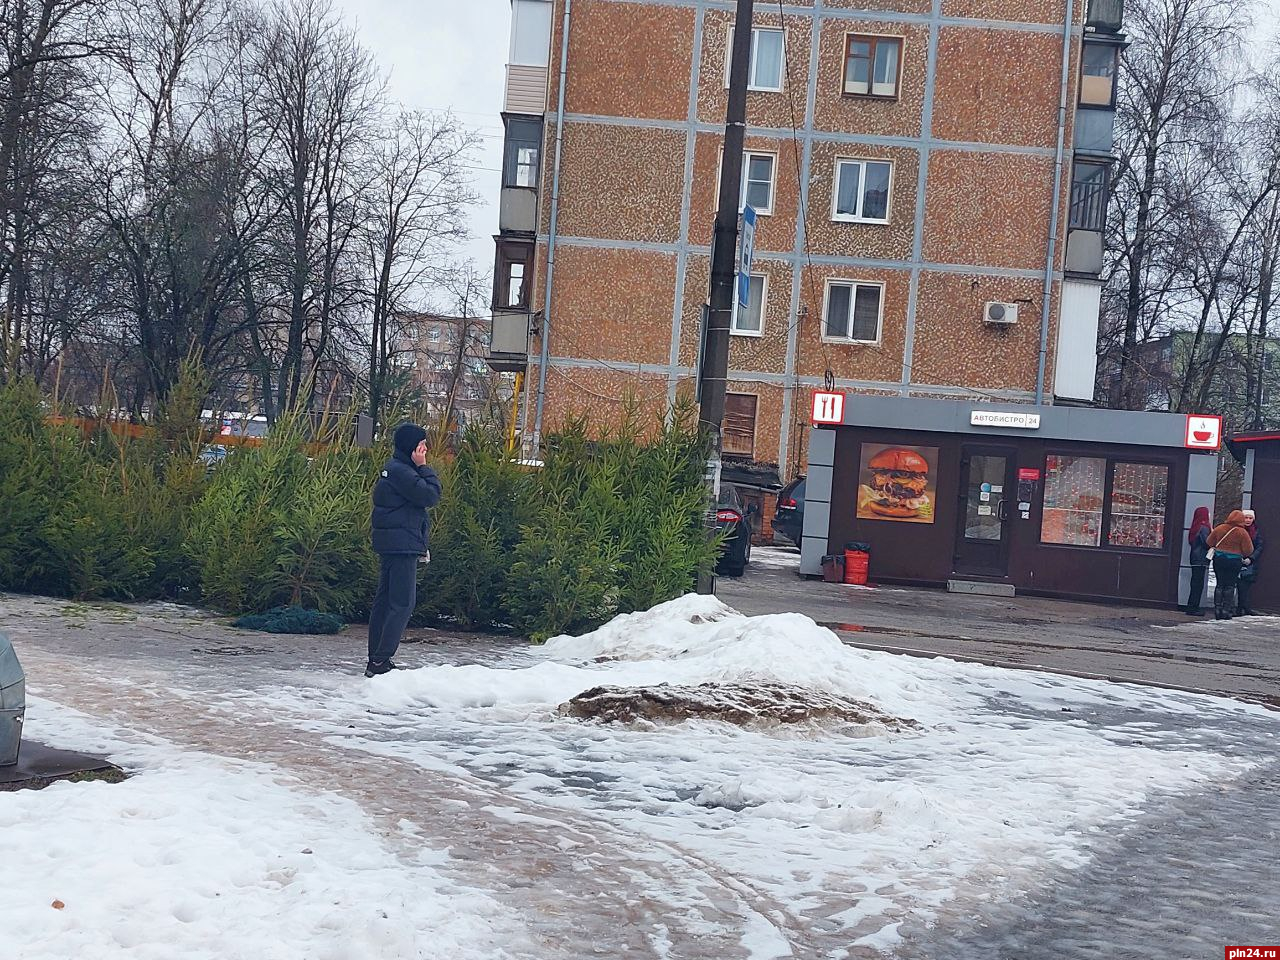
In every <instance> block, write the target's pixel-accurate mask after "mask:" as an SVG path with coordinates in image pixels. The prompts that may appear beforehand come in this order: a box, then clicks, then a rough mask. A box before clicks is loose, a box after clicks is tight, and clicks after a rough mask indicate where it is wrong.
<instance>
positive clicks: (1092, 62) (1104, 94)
mask: <svg viewBox="0 0 1280 960" xmlns="http://www.w3.org/2000/svg"><path fill="white" fill-rule="evenodd" d="M1119 67H1120V48H1119V47H1117V46H1114V45H1112V44H1109V43H1086V44H1085V45H1084V54H1083V56H1082V57H1081V60H1080V104H1081V105H1082V106H1086V107H1112V106H1115V102H1116V71H1117V70H1118V69H1119Z"/></svg>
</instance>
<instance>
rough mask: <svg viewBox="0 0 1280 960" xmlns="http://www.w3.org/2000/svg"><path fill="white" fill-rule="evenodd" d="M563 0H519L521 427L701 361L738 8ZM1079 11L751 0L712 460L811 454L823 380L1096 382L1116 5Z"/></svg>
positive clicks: (509, 302) (883, 384)
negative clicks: (741, 282) (718, 439)
mask: <svg viewBox="0 0 1280 960" xmlns="http://www.w3.org/2000/svg"><path fill="white" fill-rule="evenodd" d="M570 3H571V6H570V7H569V8H568V10H567V11H566V0H513V2H512V28H511V46H510V54H509V61H510V63H509V65H508V67H507V79H506V94H505V103H504V105H503V114H502V116H503V121H504V125H505V131H506V144H505V156H504V163H503V171H502V177H503V179H502V196H501V204H500V211H499V223H498V227H499V230H498V233H497V235H496V237H495V240H496V262H495V280H494V291H493V310H492V312H493V332H492V345H491V353H490V362H491V364H492V365H493V366H494V367H495V368H497V369H502V370H519V371H524V372H526V374H527V376H526V379H525V384H526V389H525V392H524V403H523V404H522V408H521V428H522V435H523V436H524V437H525V439H526V441H527V442H534V441H536V439H537V438H536V436H535V434H536V432H537V428H538V426H539V425H540V426H541V428H542V430H543V431H544V432H545V431H546V430H549V429H551V428H553V427H554V426H555V425H556V424H557V423H559V422H560V421H562V420H563V419H564V418H565V417H566V416H568V415H571V414H578V413H583V412H587V413H589V414H591V415H592V416H593V417H597V418H602V419H607V418H608V417H610V416H611V415H613V413H614V412H615V411H616V410H617V409H619V407H620V403H621V400H622V398H623V397H624V396H625V395H627V394H628V393H630V394H632V395H634V396H636V397H638V398H640V399H642V400H643V401H644V402H646V403H648V404H650V405H653V406H655V407H657V406H660V405H662V404H665V403H666V402H668V400H670V399H671V398H674V396H675V394H676V391H677V390H678V389H679V388H680V387H681V385H682V384H690V385H691V384H692V380H693V376H694V370H695V366H696V362H697V357H698V351H699V329H700V322H701V314H702V309H703V304H704V303H705V302H706V300H707V297H708V283H709V264H710V252H711V251H710V243H711V235H712V224H713V219H714V214H715V203H716V197H717V184H718V177H719V165H720V154H721V143H722V139H723V138H722V133H723V124H724V116H725V106H726V88H727V78H728V62H727V58H728V51H729V47H730V41H731V36H732V29H733V28H732V21H733V4H732V3H730V2H727V0H570ZM1067 7H1068V4H1065V3H1061V2H1052V3H1050V2H1045V0H1001V2H996V0H816V2H812V3H804V2H798V0H785V2H784V3H783V4H782V5H781V6H779V5H778V4H777V3H771V2H763V0H758V2H757V3H756V5H755V19H754V25H753V28H752V38H751V51H752V53H751V63H750V68H749V89H750V92H749V95H748V129H747V135H746V148H745V155H744V157H743V188H742V199H743V203H744V204H749V205H751V206H752V207H754V208H755V210H756V212H757V214H758V215H759V226H758V228H757V234H756V255H755V261H754V266H753V269H752V275H751V278H750V293H751V295H750V305H749V306H748V307H746V308H744V309H739V310H738V311H737V312H736V314H735V316H734V318H733V326H732V337H731V346H730V378H731V382H730V386H729V391H730V392H729V397H728V400H727V415H726V422H725V436H724V449H725V453H726V455H727V456H730V457H738V458H741V459H743V460H750V461H754V462H755V463H757V464H773V465H777V467H778V472H779V474H780V475H781V476H782V477H786V476H789V475H790V474H792V473H793V472H795V471H796V470H797V469H799V468H801V467H802V465H803V463H804V461H805V457H806V449H807V434H808V426H807V424H808V420H809V402H810V394H811V393H812V391H813V390H814V389H815V388H820V387H821V386H822V385H823V383H824V381H825V380H826V379H827V377H828V375H830V376H831V377H833V378H834V383H835V385H836V386H837V387H838V388H839V389H843V390H847V391H851V392H854V393H868V394H880V395H886V394H888V395H900V396H925V397H943V398H961V397H970V398H973V397H983V398H989V399H998V400H1003V401H1017V402H1034V401H1036V400H1037V399H1042V400H1043V401H1044V402H1055V401H1058V402H1061V401H1074V402H1089V401H1091V400H1092V399H1093V396H1094V375H1095V366H1096V360H1095V358H1096V340H1097V328H1098V308H1099V292H1100V284H1099V280H1098V276H1099V273H1100V271H1101V268H1102V237H1103V227H1104V221H1105V217H1106V209H1107V198H1108V186H1109V183H1108V181H1109V173H1110V163H1111V149H1112V126H1113V119H1114V112H1115V95H1116V85H1115V81H1116V72H1117V66H1118V60H1119V56H1120V54H1121V51H1122V48H1123V46H1124V37H1123V35H1122V34H1121V21H1122V12H1123V11H1122V2H1121V0H1081V2H1080V3H1076V4H1074V5H1071V7H1072V9H1074V11H1075V13H1074V17H1073V22H1072V23H1071V24H1070V25H1068V24H1067V23H1066V22H1065V10H1066V9H1067ZM566 13H567V16H566ZM566 20H567V26H568V30H567V43H565V42H564V33H565V31H564V28H565V25H566ZM1064 56H1065V73H1064ZM562 73H563V76H564V78H565V83H564V85H563V89H562V85H561V75H562ZM1064 76H1065V83H1064ZM1063 104H1065V110H1064V109H1061V108H1062V106H1063ZM1060 144H1061V149H1059V145H1060ZM1055 172H1056V173H1057V177H1056V178H1055Z"/></svg>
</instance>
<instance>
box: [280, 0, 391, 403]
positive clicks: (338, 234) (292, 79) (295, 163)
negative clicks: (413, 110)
mask: <svg viewBox="0 0 1280 960" xmlns="http://www.w3.org/2000/svg"><path fill="white" fill-rule="evenodd" d="M257 69H258V74H259V83H260V89H259V95H258V98H257V101H256V103H255V108H256V110H257V111H258V115H259V116H260V117H261V118H262V121H263V123H264V124H265V125H266V127H267V129H268V131H269V134H268V135H269V141H270V153H269V163H270V164H271V166H273V167H274V170H272V173H271V175H270V180H269V182H271V183H272V184H273V185H274V187H275V189H276V190H277V196H278V199H279V203H280V209H281V212H282V217H281V230H280V231H279V235H278V236H277V237H276V241H277V257H278V265H279V274H278V281H279V282H280V283H281V287H282V290H283V292H284V293H285V294H286V298H285V303H284V304H283V316H284V322H283V332H282V334H278V335H272V333H271V332H270V331H268V332H267V335H265V336H264V335H263V331H262V330H261V329H260V330H259V332H258V334H257V340H256V345H257V346H258V347H259V348H260V349H261V350H262V351H263V353H264V355H266V354H267V353H268V352H269V351H275V350H278V353H279V359H278V361H277V362H276V363H274V364H273V365H272V366H273V367H274V369H275V372H276V383H275V385H274V387H275V397H274V405H275V407H276V408H277V409H280V408H287V407H290V406H293V405H294V404H295V403H296V402H297V401H298V399H299V397H300V396H301V395H302V393H303V388H304V384H305V383H306V382H308V373H309V371H310V370H313V369H314V367H315V365H316V364H317V363H318V361H319V360H320V358H322V357H323V356H324V355H325V353H326V351H327V350H328V348H329V346H330V342H331V339H332V338H333V336H334V333H335V327H336V326H337V324H338V322H339V315H340V314H341V313H342V312H343V311H346V310H349V309H350V308H352V307H353V305H354V304H355V303H356V301H357V297H358V294H359V284H358V282H357V274H356V273H355V271H354V270H352V269H351V265H350V257H351V254H352V251H353V248H354V246H355V231H356V222H357V218H358V215H359V210H360V204H359V199H360V197H361V195H362V191H363V189H364V187H365V179H366V178H367V176H368V174H367V165H365V164H362V162H361V161H362V159H363V158H362V156H361V155H362V152H363V151H364V150H365V147H366V145H367V143H368V140H369V134H370V131H371V129H372V128H373V125H374V123H375V121H376V119H377V114H378V111H379V108H380V107H381V96H382V89H381V84H380V80H379V78H378V74H377V70H376V68H375V66H374V63H373V60H372V58H371V57H370V56H369V54H368V52H367V51H366V50H365V49H364V48H362V47H361V46H360V44H359V43H358V42H357V41H356V38H355V36H354V34H353V33H352V32H351V31H350V29H348V28H347V27H345V26H343V25H342V24H341V23H340V22H339V21H338V20H337V19H336V18H335V17H334V15H333V12H332V9H331V7H330V6H329V3H328V2H327V0H291V2H289V3H287V4H286V3H278V4H277V5H276V6H275V7H273V8H272V11H271V14H270V21H269V24H268V27H267V29H266V30H265V31H264V33H263V36H262V38H261V40H260V43H259V45H258V48H257ZM264 389H269V385H265V384H264Z"/></svg>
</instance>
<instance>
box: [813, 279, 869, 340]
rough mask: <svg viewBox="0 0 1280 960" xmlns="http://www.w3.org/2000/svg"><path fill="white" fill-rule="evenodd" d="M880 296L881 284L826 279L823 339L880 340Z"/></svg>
mask: <svg viewBox="0 0 1280 960" xmlns="http://www.w3.org/2000/svg"><path fill="white" fill-rule="evenodd" d="M883 300H884V287H883V286H882V285H881V284H878V283H858V282H853V281H845V280H830V281H828V282H827V306H826V309H825V310H824V311H823V321H822V323H823V326H822V336H823V339H826V340H841V341H845V342H848V343H877V342H879V340H880V318H881V312H882V311H881V307H882V306H883Z"/></svg>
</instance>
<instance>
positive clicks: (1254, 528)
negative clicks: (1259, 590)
mask: <svg viewBox="0 0 1280 960" xmlns="http://www.w3.org/2000/svg"><path fill="white" fill-rule="evenodd" d="M1241 512H1242V513H1243V514H1244V518H1245V519H1246V520H1248V521H1249V526H1248V527H1247V528H1246V532H1247V533H1248V534H1249V539H1250V540H1252V541H1253V556H1251V557H1250V558H1249V559H1248V560H1245V561H1244V565H1243V566H1242V567H1241V568H1240V579H1239V581H1237V584H1236V593H1237V594H1238V595H1239V596H1238V598H1237V600H1236V616H1237V617H1251V616H1253V607H1252V606H1250V605H1249V594H1250V593H1252V592H1253V585H1254V584H1255V583H1257V582H1258V558H1259V557H1261V556H1262V551H1263V548H1264V547H1266V545H1267V544H1266V540H1265V539H1264V538H1263V536H1262V531H1261V530H1259V529H1258V518H1257V515H1256V514H1255V513H1254V512H1253V511H1252V510H1243V511H1241Z"/></svg>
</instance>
